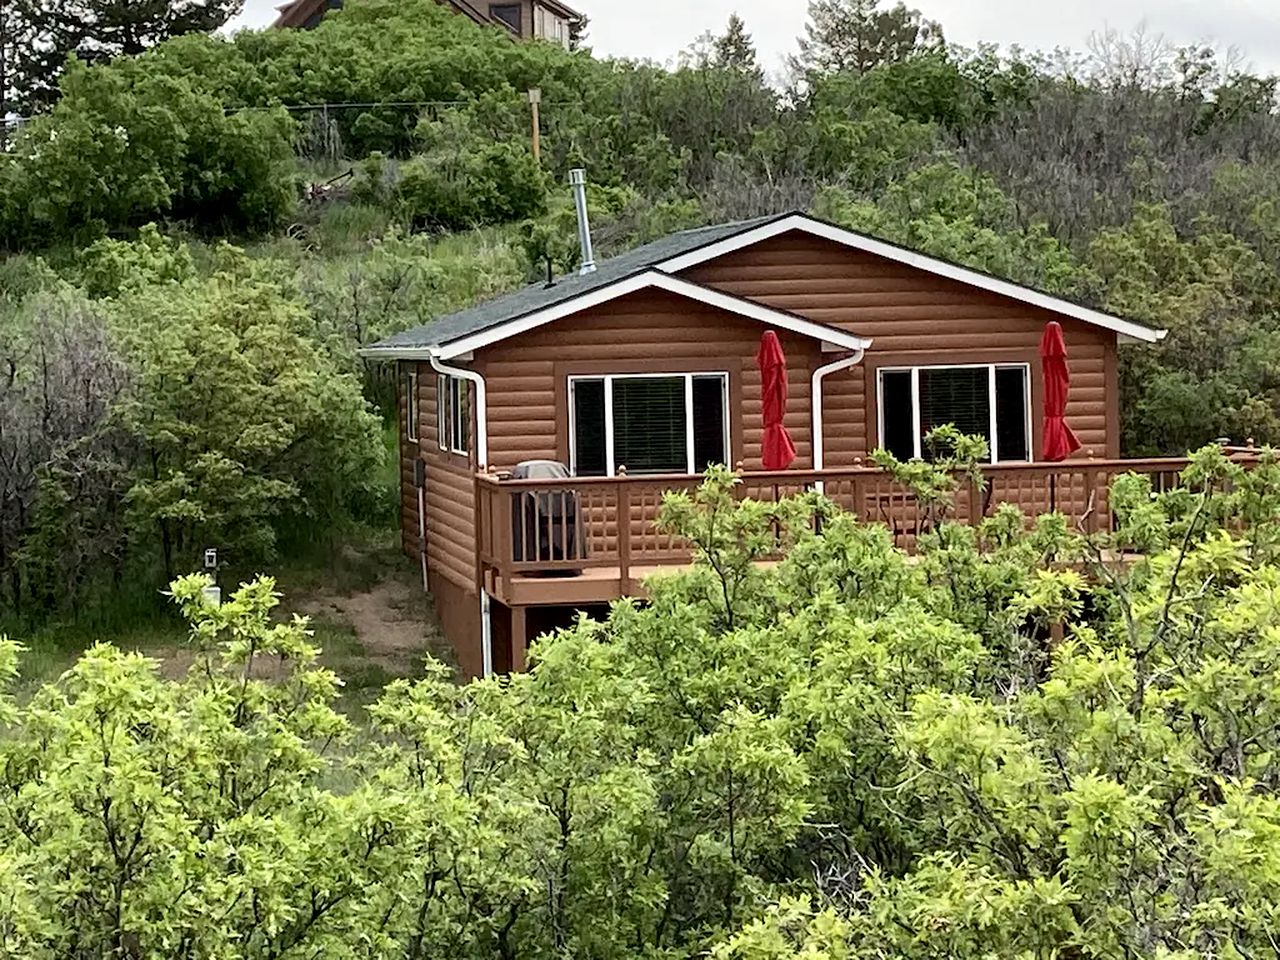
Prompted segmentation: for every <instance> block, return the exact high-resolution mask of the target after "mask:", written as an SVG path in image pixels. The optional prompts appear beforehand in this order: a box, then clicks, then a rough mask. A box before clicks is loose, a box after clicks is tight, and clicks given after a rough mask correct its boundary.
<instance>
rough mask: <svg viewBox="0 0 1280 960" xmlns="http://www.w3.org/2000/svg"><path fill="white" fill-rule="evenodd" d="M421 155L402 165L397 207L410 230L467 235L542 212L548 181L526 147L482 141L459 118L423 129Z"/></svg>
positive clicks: (544, 206) (477, 132)
mask: <svg viewBox="0 0 1280 960" xmlns="http://www.w3.org/2000/svg"><path fill="white" fill-rule="evenodd" d="M420 135H421V136H422V137H423V139H424V140H425V147H426V149H425V152H423V153H422V154H420V155H417V156H415V157H414V158H413V159H411V160H408V161H406V162H405V163H404V164H402V165H401V167H400V171H399V183H398V184H397V187H396V202H397V203H398V205H399V208H400V210H401V212H402V215H403V216H404V218H405V220H406V221H407V222H408V223H410V224H411V225H412V226H414V227H432V228H438V229H445V230H466V229H470V228H473V227H482V226H488V225H491V224H499V223H514V222H519V221H521V220H525V219H528V218H530V217H536V216H538V215H540V214H541V213H542V212H543V211H544V210H545V209H546V203H547V182H546V180H545V178H544V176H543V173H542V169H541V167H539V165H538V163H537V161H535V160H534V158H533V155H532V153H530V152H529V150H528V148H527V147H525V146H523V145H521V144H516V143H511V142H505V143H493V142H485V138H484V137H483V135H482V134H481V133H480V132H479V131H478V130H477V129H476V128H475V127H474V126H473V125H472V124H471V123H470V122H468V121H466V120H464V119H462V118H457V119H455V120H451V121H448V122H442V123H435V124H428V125H425V126H424V127H423V128H421V132H420Z"/></svg>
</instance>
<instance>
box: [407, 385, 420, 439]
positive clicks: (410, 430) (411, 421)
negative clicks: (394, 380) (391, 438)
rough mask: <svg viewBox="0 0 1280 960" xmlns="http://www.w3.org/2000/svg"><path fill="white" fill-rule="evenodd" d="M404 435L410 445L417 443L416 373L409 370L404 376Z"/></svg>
mask: <svg viewBox="0 0 1280 960" xmlns="http://www.w3.org/2000/svg"><path fill="white" fill-rule="evenodd" d="M404 414H405V421H404V435H405V438H406V439H407V440H408V441H409V442H410V443H417V442H418V371H417V370H414V369H413V368H410V369H408V370H406V371H405V375H404Z"/></svg>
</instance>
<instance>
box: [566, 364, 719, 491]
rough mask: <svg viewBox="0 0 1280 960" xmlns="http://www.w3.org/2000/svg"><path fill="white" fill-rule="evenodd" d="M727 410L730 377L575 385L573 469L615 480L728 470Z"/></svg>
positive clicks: (599, 380) (574, 380) (610, 379)
mask: <svg viewBox="0 0 1280 960" xmlns="http://www.w3.org/2000/svg"><path fill="white" fill-rule="evenodd" d="M728 404H729V375H728V374H726V373H683V374H671V375H666V374H661V375H656V376H648V375H640V376H605V377H570V378H569V417H570V426H569V438H570V450H569V459H570V468H571V469H572V471H573V473H574V475H575V476H579V477H605V476H608V477H613V476H617V475H618V472H619V470H620V469H621V468H622V467H624V466H625V467H626V469H627V473H629V474H643V473H650V474H652V473H701V472H702V471H704V470H706V468H707V467H708V466H710V465H711V464H713V463H727V462H728V459H729V453H728V451H729V417H728Z"/></svg>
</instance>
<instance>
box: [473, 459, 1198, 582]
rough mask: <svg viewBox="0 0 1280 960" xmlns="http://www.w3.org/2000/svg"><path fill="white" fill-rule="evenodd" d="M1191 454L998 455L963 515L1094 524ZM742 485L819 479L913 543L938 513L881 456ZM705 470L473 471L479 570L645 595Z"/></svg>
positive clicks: (756, 493) (966, 518) (959, 506)
mask: <svg viewBox="0 0 1280 960" xmlns="http://www.w3.org/2000/svg"><path fill="white" fill-rule="evenodd" d="M1186 466H1187V461H1186V460H1183V459H1153V460H1093V459H1090V460H1074V461H1065V462H1063V463H1029V464H996V465H993V466H990V467H987V468H985V469H984V475H985V478H986V486H985V489H983V490H980V489H976V488H971V487H969V486H967V485H966V486H965V487H964V488H962V489H961V491H960V493H959V495H958V497H957V502H956V510H955V517H956V519H959V520H961V521H962V522H967V523H977V522H979V521H981V520H982V518H984V517H987V516H990V515H992V514H993V513H994V512H995V510H996V509H997V508H998V507H999V506H1000V505H1001V504H1003V503H1011V504H1014V505H1016V506H1018V507H1019V508H1021V509H1022V510H1023V512H1024V513H1026V514H1028V515H1029V516H1035V515H1039V514H1042V513H1048V512H1052V511H1055V510H1056V511H1058V512H1061V513H1063V514H1065V515H1067V516H1068V517H1069V518H1070V519H1072V520H1073V521H1074V522H1078V523H1081V524H1083V525H1084V526H1085V528H1086V529H1087V530H1091V531H1100V530H1103V529H1106V528H1107V527H1109V526H1110V524H1111V512H1110V508H1109V505H1108V494H1109V491H1110V487H1111V484H1112V482H1113V481H1114V480H1115V479H1116V477H1118V476H1122V475H1125V474H1129V473H1139V474H1145V475H1148V476H1150V477H1151V478H1152V483H1153V486H1154V487H1155V488H1156V489H1157V490H1162V489H1169V488H1172V487H1174V486H1176V485H1177V484H1178V483H1179V474H1180V473H1181V471H1182V470H1183V469H1184V468H1185V467H1186ZM740 476H741V478H742V482H741V484H740V486H739V490H740V493H741V496H742V497H744V498H747V497H750V498H753V499H756V500H766V501H776V500H778V499H780V498H783V497H788V496H792V495H795V494H798V493H803V492H806V491H810V490H815V489H817V490H821V491H822V492H823V493H824V494H825V495H826V496H827V497H828V498H830V499H831V500H832V501H834V502H835V503H836V504H837V505H838V506H840V507H841V508H842V509H843V510H845V511H847V512H849V513H852V514H853V515H854V516H857V517H860V518H861V519H862V520H863V521H864V522H867V523H880V524H884V525H885V526H886V527H887V528H888V529H890V530H891V531H892V532H893V534H894V538H895V540H896V542H897V543H898V544H899V546H901V547H902V548H904V549H908V550H909V549H911V548H912V546H913V545H914V542H915V540H916V538H917V537H918V536H919V535H920V534H921V533H923V532H925V531H926V530H928V529H929V527H930V525H931V523H932V522H933V521H932V518H931V517H930V515H929V514H928V511H926V510H924V509H923V508H922V507H921V505H920V504H918V503H917V502H916V500H915V498H914V496H913V495H912V494H911V492H910V491H909V490H907V489H905V488H903V487H901V486H900V485H898V484H897V483H895V482H894V480H893V478H892V477H891V476H889V475H888V474H887V473H885V472H884V471H881V470H879V469H873V468H854V469H843V470H828V471H822V472H812V471H787V472H782V473H742V474H740ZM701 482H702V478H701V477H700V476H684V475H669V476H643V477H599V478H595V477H593V478H578V479H571V480H561V481H541V480H519V481H513V480H506V479H502V478H500V477H498V476H492V475H487V474H481V475H479V476H477V478H476V540H477V556H478V558H479V571H478V574H479V578H480V583H481V584H482V585H483V586H484V588H485V590H486V591H487V592H488V593H489V595H490V596H492V597H493V598H494V599H496V600H498V601H500V602H502V603H503V604H506V605H507V606H509V607H526V606H550V605H568V606H573V605H581V604H594V603H605V602H609V601H612V600H615V599H617V598H619V597H625V596H640V595H642V592H643V581H644V580H645V578H647V577H649V576H651V575H653V574H655V573H659V572H671V571H676V570H679V569H681V568H682V567H687V566H688V565H689V564H690V563H691V562H692V556H691V553H690V551H689V549H688V548H687V547H686V546H684V545H683V544H681V543H679V542H678V541H676V540H675V539H674V538H671V537H668V536H665V535H663V534H662V533H660V532H659V531H658V530H657V528H656V526H655V519H656V517H657V514H658V509H659V507H660V506H661V504H662V500H663V497H664V496H665V495H666V493H667V492H669V491H674V490H692V489H695V488H696V487H697V486H698V485H699V484H700V483H701Z"/></svg>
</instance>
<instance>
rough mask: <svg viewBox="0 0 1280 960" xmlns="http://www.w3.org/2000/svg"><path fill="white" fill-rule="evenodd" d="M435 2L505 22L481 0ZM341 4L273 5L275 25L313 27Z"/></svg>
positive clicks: (570, 16)
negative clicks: (489, 12)
mask: <svg viewBox="0 0 1280 960" xmlns="http://www.w3.org/2000/svg"><path fill="white" fill-rule="evenodd" d="M438 2H439V3H442V4H444V5H445V6H448V7H452V8H453V9H455V10H456V11H458V13H461V14H464V15H465V16H468V17H470V18H471V19H472V20H474V21H475V22H476V23H480V24H498V25H500V26H509V25H508V24H506V23H505V21H503V20H500V19H495V18H493V17H491V16H490V15H489V14H488V13H487V12H486V11H487V10H488V4H487V3H485V2H483V0H438ZM539 2H540V3H541V4H542V5H543V6H545V7H549V8H550V9H551V10H552V11H553V12H555V13H556V14H558V15H559V16H562V17H564V18H565V19H567V20H581V19H582V14H580V13H578V12H577V11H576V10H574V9H573V8H572V7H569V6H566V5H565V4H563V3H561V2H559V0H539ZM341 6H342V0H290V2H289V3H285V4H283V5H281V6H279V7H276V10H277V11H279V16H278V17H277V18H276V23H275V25H276V26H277V27H313V26H315V25H316V24H317V23H319V21H320V19H321V18H322V17H323V16H324V14H325V13H326V12H328V11H329V10H332V9H336V8H339V7H341Z"/></svg>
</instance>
